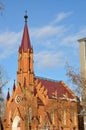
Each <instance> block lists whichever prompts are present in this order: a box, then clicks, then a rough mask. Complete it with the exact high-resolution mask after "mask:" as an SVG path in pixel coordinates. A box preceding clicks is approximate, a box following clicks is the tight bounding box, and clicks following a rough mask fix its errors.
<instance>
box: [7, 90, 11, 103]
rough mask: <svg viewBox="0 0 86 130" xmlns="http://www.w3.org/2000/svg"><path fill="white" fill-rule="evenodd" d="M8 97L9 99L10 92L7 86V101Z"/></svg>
mask: <svg viewBox="0 0 86 130" xmlns="http://www.w3.org/2000/svg"><path fill="white" fill-rule="evenodd" d="M9 99H10V92H9V88H8V93H7V101H9Z"/></svg>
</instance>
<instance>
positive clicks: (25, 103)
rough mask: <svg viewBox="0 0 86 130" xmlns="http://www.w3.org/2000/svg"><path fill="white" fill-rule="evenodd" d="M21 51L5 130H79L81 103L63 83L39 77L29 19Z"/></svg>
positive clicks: (8, 101)
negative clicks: (30, 35) (29, 29)
mask: <svg viewBox="0 0 86 130" xmlns="http://www.w3.org/2000/svg"><path fill="white" fill-rule="evenodd" d="M24 18H25V25H24V31H23V36H22V41H21V45H20V47H19V50H18V70H17V81H16V83H15V82H14V84H13V90H12V95H11V96H10V93H9V91H8V93H7V99H6V114H5V120H4V129H5V130H79V128H78V123H79V122H78V100H77V97H76V95H75V94H74V93H73V92H72V91H71V90H70V89H69V87H68V86H67V85H66V84H65V83H64V82H63V81H55V80H51V79H47V78H41V77H37V76H35V73H34V69H33V68H34V62H33V52H34V51H33V48H32V46H31V42H30V37H29V31H28V25H27V18H28V16H27V15H25V16H24Z"/></svg>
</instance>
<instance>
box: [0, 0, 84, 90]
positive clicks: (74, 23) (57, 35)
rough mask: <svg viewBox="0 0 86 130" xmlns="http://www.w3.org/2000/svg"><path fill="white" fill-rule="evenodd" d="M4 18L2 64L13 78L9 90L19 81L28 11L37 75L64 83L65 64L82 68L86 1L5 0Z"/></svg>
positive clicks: (1, 19) (0, 19) (0, 34)
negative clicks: (21, 45) (19, 62)
mask: <svg viewBox="0 0 86 130" xmlns="http://www.w3.org/2000/svg"><path fill="white" fill-rule="evenodd" d="M2 2H3V4H4V7H5V10H4V11H1V12H0V13H1V15H0V65H2V66H3V67H4V69H5V70H6V71H7V73H8V75H9V83H8V85H7V88H8V87H9V88H11V87H12V85H13V81H14V79H16V71H17V65H18V64H17V59H18V47H19V45H20V44H21V38H22V32H23V28H24V14H25V10H27V12H28V17H29V18H28V28H29V34H30V39H31V44H32V46H33V49H34V72H35V75H36V76H40V77H45V78H50V79H55V80H63V81H64V82H65V83H66V81H67V77H66V75H65V73H66V71H65V64H66V62H68V63H69V64H71V65H72V66H74V67H79V66H80V65H79V64H80V61H79V43H78V42H77V40H78V39H80V38H83V37H86V17H85V12H86V0H83V1H81V0H65V1H64V0H9V1H8V0H2Z"/></svg>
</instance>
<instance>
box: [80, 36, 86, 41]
mask: <svg viewBox="0 0 86 130" xmlns="http://www.w3.org/2000/svg"><path fill="white" fill-rule="evenodd" d="M81 41H86V37H83V38H80V39H78V42H81Z"/></svg>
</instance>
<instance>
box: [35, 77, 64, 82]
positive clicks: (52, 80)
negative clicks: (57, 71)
mask: <svg viewBox="0 0 86 130" xmlns="http://www.w3.org/2000/svg"><path fill="white" fill-rule="evenodd" d="M35 78H39V79H43V80H47V81H51V82H56V83H59V82H62V80H59V81H58V80H54V79H50V78H45V77H40V76H35Z"/></svg>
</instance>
